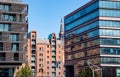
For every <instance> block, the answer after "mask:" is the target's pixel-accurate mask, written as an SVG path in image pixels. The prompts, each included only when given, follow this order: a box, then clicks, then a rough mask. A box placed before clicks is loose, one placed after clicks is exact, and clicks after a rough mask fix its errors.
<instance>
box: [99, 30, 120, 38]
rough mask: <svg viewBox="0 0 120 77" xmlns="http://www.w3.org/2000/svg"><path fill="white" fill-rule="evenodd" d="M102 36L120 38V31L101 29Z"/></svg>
mask: <svg viewBox="0 0 120 77" xmlns="http://www.w3.org/2000/svg"><path fill="white" fill-rule="evenodd" d="M99 32H100V35H101V36H120V30H107V29H100V31H99Z"/></svg>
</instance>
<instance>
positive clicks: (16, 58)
mask: <svg viewBox="0 0 120 77" xmlns="http://www.w3.org/2000/svg"><path fill="white" fill-rule="evenodd" d="M18 60H19V54H18V53H14V61H18Z"/></svg>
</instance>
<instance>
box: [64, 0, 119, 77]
mask: <svg viewBox="0 0 120 77" xmlns="http://www.w3.org/2000/svg"><path fill="white" fill-rule="evenodd" d="M92 2H93V3H92ZM89 4H90V3H89ZM89 4H88V5H86V6H84V7H82V8H80V10H79V9H78V10H76V11H74V12H72V13H71V14H70V15H71V16H70V15H67V16H66V17H65V20H64V23H65V49H66V52H67V53H68V54H66V55H67V56H66V57H69V56H70V55H73V54H76V53H78V50H79V49H77V46H78V43H81V46H80V47H81V48H80V50H81V52H79V53H80V54H81V55H82V56H84V57H87V56H85V55H86V53H84V54H83V53H82V50H83V52H84V51H88V49H90V48H91V49H93V48H94V49H96V51H91V53H90V52H89V53H88V54H89V57H87V58H88V60H89V59H90V60H91V62H94V61H95V60H94V58H93V57H96V53H97V52H98V53H97V54H99V56H100V57H98V58H99V60H100V61H99V62H98V64H99V63H100V64H101V66H102V68H103V76H102V77H120V74H119V73H120V68H119V67H118V66H114V68H112V67H111V66H109V65H116V64H117V65H118V64H120V47H119V46H120V21H119V18H120V1H113V0H112V1H111V0H98V1H97V0H96V1H95V0H91V4H90V5H89ZM99 17H101V18H99ZM108 18H109V19H108ZM86 36H87V39H85V40H80V39H81V37H86ZM76 40H77V42H76ZM72 41H74V43H71V42H72ZM89 44H90V45H89ZM93 44H94V45H93ZM87 45H88V46H87ZM69 46H71V49H67V48H70V47H69ZM97 46H98V47H97ZM72 47H73V48H74V51H73V49H72ZM97 48H98V49H99V50H97ZM91 49H90V50H91ZM72 51H73V52H74V53H72ZM69 52H70V53H69ZM74 59H75V58H74ZM69 60H70V61H72V60H73V59H72V58H71V59H69ZM81 60H82V58H81ZM66 61H67V60H66ZM83 61H84V62H83V63H84V64H83V65H85V60H83ZM96 61H97V60H96ZM66 63H67V62H66ZM68 63H69V62H68ZM71 64H72V62H71ZM93 64H94V63H93ZM96 64H97V62H96ZM102 64H107V65H108V64H109V65H108V66H107V67H106V66H104V65H102ZM81 66H82V64H81ZM110 73H112V74H110Z"/></svg>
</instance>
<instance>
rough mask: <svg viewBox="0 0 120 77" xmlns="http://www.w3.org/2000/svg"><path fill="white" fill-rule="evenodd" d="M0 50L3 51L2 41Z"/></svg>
mask: <svg viewBox="0 0 120 77" xmlns="http://www.w3.org/2000/svg"><path fill="white" fill-rule="evenodd" d="M0 51H3V43H0Z"/></svg>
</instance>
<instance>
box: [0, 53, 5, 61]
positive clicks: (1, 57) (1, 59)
mask: <svg viewBox="0 0 120 77" xmlns="http://www.w3.org/2000/svg"><path fill="white" fill-rule="evenodd" d="M0 61H5V53H0Z"/></svg>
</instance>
